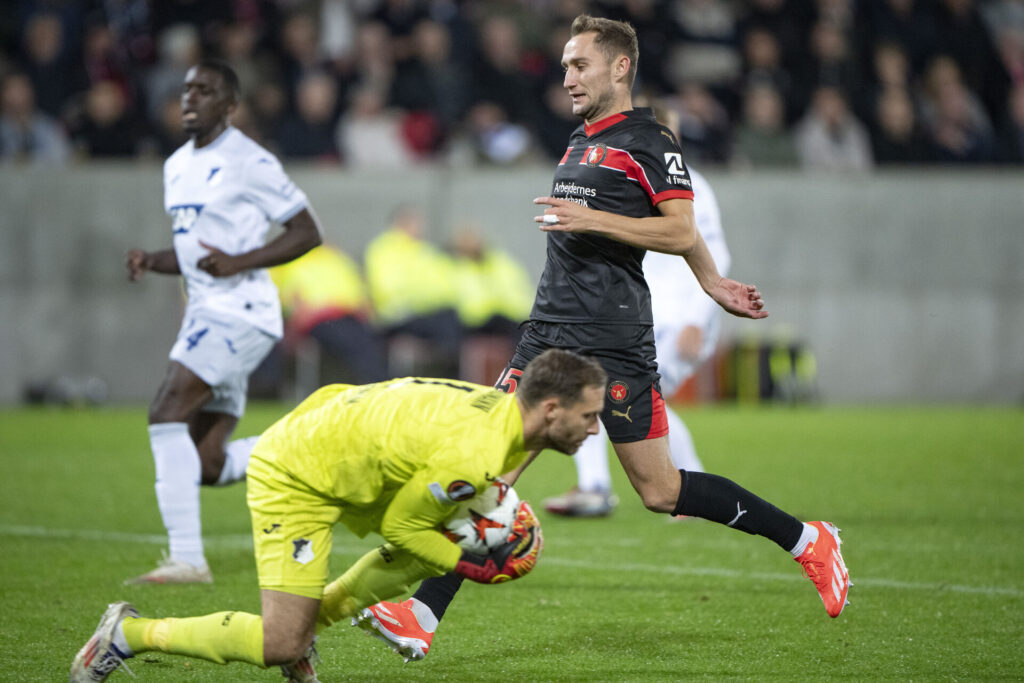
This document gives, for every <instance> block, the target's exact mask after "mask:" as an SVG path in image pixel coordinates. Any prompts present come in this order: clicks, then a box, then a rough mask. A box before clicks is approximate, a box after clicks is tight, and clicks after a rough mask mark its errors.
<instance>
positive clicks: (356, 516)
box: [252, 377, 527, 571]
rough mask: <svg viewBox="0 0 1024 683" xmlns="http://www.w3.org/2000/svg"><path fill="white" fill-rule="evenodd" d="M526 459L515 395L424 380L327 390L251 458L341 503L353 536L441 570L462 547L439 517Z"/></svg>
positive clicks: (280, 425) (278, 427) (275, 428)
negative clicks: (370, 538)
mask: <svg viewBox="0 0 1024 683" xmlns="http://www.w3.org/2000/svg"><path fill="white" fill-rule="evenodd" d="M526 456H527V451H526V450H525V447H524V443H523V420H522V416H521V414H520V411H519V406H518V404H517V402H516V400H515V396H514V395H513V394H505V393H503V392H501V391H498V390H496V389H494V388H491V387H485V386H481V385H478V384H471V383H469V382H461V381H458V380H447V379H428V378H420V377H406V378H402V379H396V380H391V381H387V382H380V383H377V384H367V385H361V386H353V385H348V384H334V385H329V386H326V387H323V388H322V389H320V390H318V391H316V392H315V393H313V394H312V395H311V396H310V397H309V398H307V399H306V400H305V401H303V402H302V403H301V404H299V405H298V406H297V407H296V408H295V409H294V410H293V411H292V412H290V413H288V414H287V415H285V416H284V417H283V418H281V419H280V420H279V421H278V422H276V423H275V424H274V425H272V426H271V427H270V428H269V429H268V430H267V431H266V432H264V433H263V435H262V436H261V437H260V439H259V441H258V442H257V444H256V446H255V448H254V449H253V454H252V457H253V458H258V459H261V460H264V461H265V462H267V463H268V464H270V465H271V466H272V467H275V468H277V469H278V470H280V471H282V472H284V473H286V474H287V475H288V477H289V479H291V480H293V481H294V482H295V484H296V485H298V486H300V487H301V488H303V489H307V490H308V491H309V492H312V493H314V494H315V495H317V496H320V497H323V498H324V499H325V500H328V501H330V502H331V503H333V504H337V505H338V506H339V508H340V509H341V521H342V522H343V523H344V524H345V525H346V526H347V527H348V528H349V529H351V530H352V531H353V532H354V533H356V534H358V535H359V536H365V535H366V534H367V533H369V532H371V531H374V532H377V533H379V534H380V535H381V536H383V537H384V538H385V539H386V540H387V541H389V542H390V543H392V544H394V545H396V546H398V547H400V548H403V549H405V550H407V551H409V552H411V553H413V554H414V555H416V556H417V557H419V558H420V559H422V560H423V561H425V562H427V563H429V564H431V565H434V566H436V567H437V568H438V569H440V570H442V571H449V570H451V569H453V568H454V567H455V565H456V563H457V562H458V559H459V555H460V553H461V550H460V549H459V547H458V546H456V545H455V544H454V543H452V542H451V541H449V540H448V539H446V538H445V537H444V536H443V535H442V534H441V533H440V531H439V530H438V529H439V525H440V524H441V522H443V521H444V520H445V519H446V518H447V517H448V516H450V515H451V513H452V512H453V511H454V507H455V505H456V504H457V503H458V502H460V501H462V500H467V499H469V498H471V497H473V496H474V495H476V493H478V492H480V491H482V490H483V489H484V488H485V487H487V486H489V485H490V484H491V482H492V481H493V480H494V478H495V477H497V476H499V475H501V474H504V473H506V472H510V471H512V470H514V469H515V468H516V467H518V466H519V465H520V464H522V462H523V461H524V460H525V459H526Z"/></svg>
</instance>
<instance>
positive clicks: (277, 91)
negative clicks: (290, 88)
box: [246, 80, 288, 152]
mask: <svg viewBox="0 0 1024 683" xmlns="http://www.w3.org/2000/svg"><path fill="white" fill-rule="evenodd" d="M246 102H248V103H249V106H250V113H251V115H252V122H253V127H254V129H255V130H257V131H259V133H260V134H259V135H258V136H256V139H257V140H261V139H264V140H267V142H268V144H269V146H270V147H272V148H273V149H274V151H275V152H276V151H277V141H276V140H273V139H268V138H272V135H271V134H272V133H274V132H276V131H277V129H278V128H279V127H280V126H281V122H282V121H283V120H284V117H285V114H286V113H287V110H288V96H287V95H286V94H285V92H284V89H283V88H282V87H281V85H280V83H278V82H277V81H274V80H268V81H263V82H261V83H259V84H257V85H256V87H255V89H254V90H253V91H252V94H251V95H250V96H249V97H248V98H246ZM261 144H262V143H261Z"/></svg>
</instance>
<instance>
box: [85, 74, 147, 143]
mask: <svg viewBox="0 0 1024 683" xmlns="http://www.w3.org/2000/svg"><path fill="white" fill-rule="evenodd" d="M145 133H146V131H145V127H144V125H143V123H142V122H141V121H140V120H139V119H138V117H136V115H135V114H134V112H132V111H131V110H130V109H129V107H128V102H127V100H126V98H125V95H124V91H123V90H122V89H121V87H120V86H119V85H118V84H117V83H114V82H113V81H100V82H99V83H96V84H95V85H93V86H92V87H91V88H89V92H87V93H86V95H85V107H84V109H83V111H82V113H81V114H80V115H79V116H78V117H77V119H76V120H75V122H74V124H73V125H72V129H71V138H72V141H73V142H74V146H75V150H76V152H78V153H79V154H81V155H83V156H87V157H91V158H100V157H131V156H135V155H136V154H137V153H138V152H139V151H140V150H141V149H142V147H141V145H142V143H143V142H144V136H145Z"/></svg>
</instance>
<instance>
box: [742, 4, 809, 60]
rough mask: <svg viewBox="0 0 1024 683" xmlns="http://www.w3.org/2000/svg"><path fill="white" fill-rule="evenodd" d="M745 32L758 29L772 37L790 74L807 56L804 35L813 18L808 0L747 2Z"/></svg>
mask: <svg viewBox="0 0 1024 683" xmlns="http://www.w3.org/2000/svg"><path fill="white" fill-rule="evenodd" d="M746 4H747V7H746V16H745V17H744V18H743V26H744V30H745V31H749V30H750V29H752V28H754V27H758V28H762V29H765V30H767V31H768V32H770V33H771V34H772V35H773V36H775V38H776V40H778V42H779V47H780V48H781V50H782V61H783V64H785V66H786V68H787V69H789V70H790V71H791V72H792V70H793V69H794V68H795V67H796V66H798V65H799V64H800V63H802V62H803V60H804V59H805V58H806V55H807V35H808V33H809V31H810V24H811V21H812V19H813V17H814V12H813V7H812V6H811V3H810V2H809V1H808V0H748V2H747V3H746Z"/></svg>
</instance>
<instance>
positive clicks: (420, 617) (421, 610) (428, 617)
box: [409, 598, 437, 633]
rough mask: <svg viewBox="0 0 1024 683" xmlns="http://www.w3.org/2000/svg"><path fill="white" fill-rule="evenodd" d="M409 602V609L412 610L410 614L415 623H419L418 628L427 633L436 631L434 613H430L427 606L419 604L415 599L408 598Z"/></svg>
mask: <svg viewBox="0 0 1024 683" xmlns="http://www.w3.org/2000/svg"><path fill="white" fill-rule="evenodd" d="M409 602H410V603H411V604H410V609H412V613H413V614H414V615H415V616H416V621H418V622H420V628H422V629H423V630H424V631H426V632H427V633H433V632H434V631H436V630H437V617H435V616H434V613H433V612H431V611H430V608H429V607H427V604H426V603H424V602H420V601H419V600H417V599H416V598H410V599H409Z"/></svg>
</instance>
